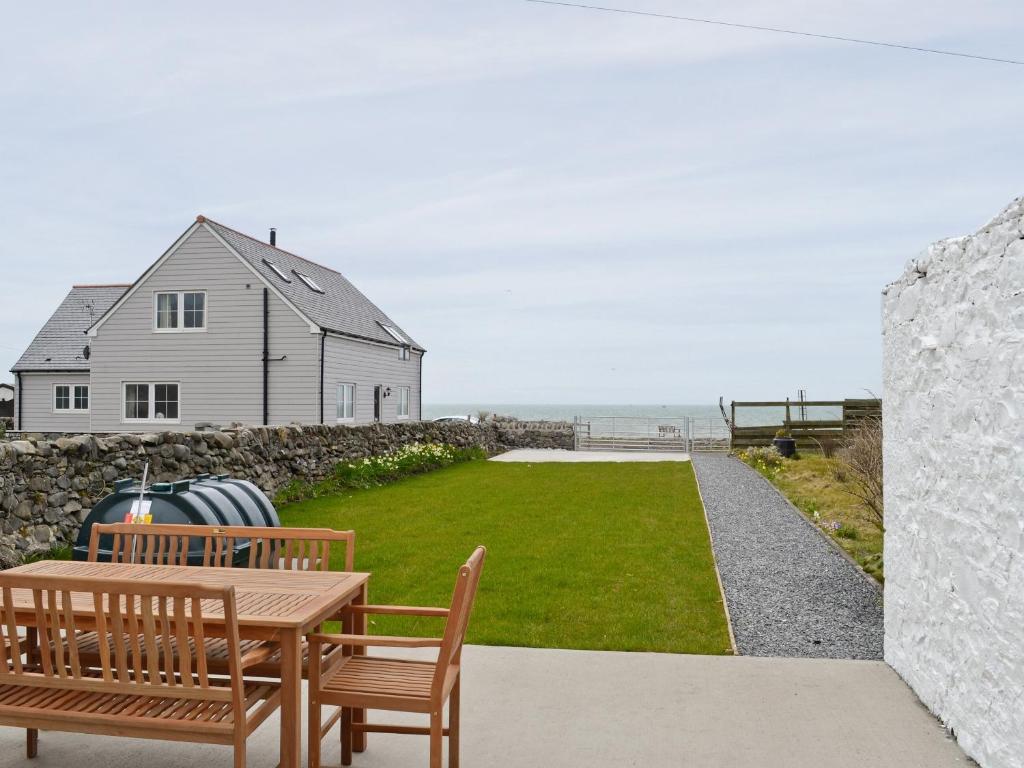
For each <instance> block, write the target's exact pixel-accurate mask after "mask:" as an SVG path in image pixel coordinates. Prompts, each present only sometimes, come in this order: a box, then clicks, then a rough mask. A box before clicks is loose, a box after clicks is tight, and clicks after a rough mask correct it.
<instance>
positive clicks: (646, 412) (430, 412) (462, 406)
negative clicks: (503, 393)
mask: <svg viewBox="0 0 1024 768" xmlns="http://www.w3.org/2000/svg"><path fill="white" fill-rule="evenodd" d="M725 407H726V411H728V409H729V404H728V403H726V406H725ZM793 409H794V411H795V410H796V406H795V405H794V406H793ZM481 413H488V414H497V415H500V416H512V417H514V418H517V419H521V420H523V421H541V420H543V421H572V420H573V418H574V417H576V416H582V417H599V416H604V417H607V416H619V417H623V418H629V419H674V418H682V417H684V416H690V417H693V418H697V419H721V418H722V412H721V410H720V409H719V407H718V404H717V403H711V404H706V405H702V404H695V405H667V404H666V405H594V404H589V405H588V404H583V403H580V404H565V403H559V404H553V403H549V404H533V403H424V404H423V418H425V419H438V418H441V417H442V416H479V415H480V414H481ZM794 415H795V413H794ZM784 417H785V409H784V408H743V409H741V410H740V411H739V412H738V413H737V414H736V421H737V423H738V425H739V426H751V427H752V426H762V425H768V424H782V421H783V419H784ZM805 418H807V419H838V418H842V408H831V409H830V408H825V407H809V408H807V414H806V415H805Z"/></svg>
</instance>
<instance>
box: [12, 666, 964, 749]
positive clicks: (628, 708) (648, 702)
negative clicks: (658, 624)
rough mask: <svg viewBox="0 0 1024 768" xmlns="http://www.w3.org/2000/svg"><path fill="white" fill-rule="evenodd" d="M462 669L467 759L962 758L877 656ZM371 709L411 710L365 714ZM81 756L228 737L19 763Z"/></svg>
mask: <svg viewBox="0 0 1024 768" xmlns="http://www.w3.org/2000/svg"><path fill="white" fill-rule="evenodd" d="M404 655H417V656H422V655H423V654H418V653H415V654H412V653H410V654H404ZM463 669H464V682H463V729H464V730H463V738H462V757H463V764H464V765H466V766H467V767H469V766H476V767H477V768H484V767H488V768H489V767H491V766H541V767H547V766H551V767H552V768H577V767H578V768H583V767H584V766H586V768H595V767H598V768H599V767H600V766H642V767H643V768H661V767H662V766H666V767H669V766H673V767H674V766H680V768H682V767H683V766H687V767H692V768H776V767H778V768H783V767H784V768H853V767H854V766H856V768H861V767H862V766H871V768H953V766H968V765H972V763H971V762H970V761H969V760H968V759H967V758H966V757H965V756H964V755H963V753H962V752H961V751H960V749H959V747H957V745H956V743H955V742H954V741H953V740H951V739H950V738H949V737H948V736H947V734H946V732H945V731H944V730H943V729H942V728H941V727H940V725H939V723H938V722H937V721H936V720H935V718H933V717H932V716H931V715H930V714H929V713H928V712H927V710H925V709H924V707H922V706H921V704H920V703H919V702H918V700H917V698H916V697H915V696H914V694H913V693H912V692H911V690H910V689H909V688H908V687H907V686H906V685H905V684H904V683H903V682H902V681H901V680H900V679H899V677H897V675H896V674H895V673H894V672H893V671H892V670H891V669H889V667H887V666H886V665H885V664H884V663H882V662H876V661H847V660H830V659H780V658H755V657H729V656H683V655H672V654H654V653H607V652H592V651H564V650H551V649H533V648H494V647H480V646H469V647H467V648H466V649H465V651H464V654H463ZM382 717H388V718H389V721H390V722H421V720H416V719H410V718H409V717H400V716H395V715H393V714H390V713H377V712H373V713H371V720H373V721H376V722H382V719H381V718H382ZM277 733H278V732H277V720H276V718H274V719H272V720H270V721H268V722H267V723H265V724H264V725H262V726H261V727H260V729H259V730H258V731H257V732H256V733H255V734H254V735H253V737H252V738H251V739H250V741H249V761H248V765H249V766H250V768H272V767H273V766H274V765H276V763H277ZM303 733H305V730H303ZM334 733H337V731H335V732H334ZM332 735H333V734H332ZM426 746H427V744H426V739H425V737H418V736H386V735H379V734H370V736H369V748H368V750H367V751H366V752H364V753H362V754H357V755H356V756H355V760H354V763H353V764H354V765H355V766H357V768H358V767H362V768H385V766H390V767H391V768H395V767H396V766H410V765H411V766H416V765H426V763H427V753H426ZM83 759H84V760H87V761H96V762H97V763H99V764H101V765H103V766H104V768H194V766H196V765H203V766H218V765H222V766H229V765H230V764H231V757H230V750H228V749H227V748H218V747H209V746H202V745H190V744H171V743H168V742H144V741H136V740H130V739H115V738H107V737H102V736H79V735H74V734H63V733H43V734H41V735H40V748H39V758H38V759H37V760H34V761H32V765H33V766H34V767H35V768H51V767H53V768H57V767H58V766H59V767H60V768H64V767H65V766H69V765H77V764H78V763H80V762H81V761H82V760H83ZM324 760H325V762H326V763H328V764H330V763H333V764H337V763H338V760H339V754H338V742H337V740H336V739H335V738H328V739H325V741H324ZM26 765H27V763H26V761H25V758H24V732H23V731H21V730H17V729H14V728H0V767H2V768H15V766H17V767H18V768H24V766H26Z"/></svg>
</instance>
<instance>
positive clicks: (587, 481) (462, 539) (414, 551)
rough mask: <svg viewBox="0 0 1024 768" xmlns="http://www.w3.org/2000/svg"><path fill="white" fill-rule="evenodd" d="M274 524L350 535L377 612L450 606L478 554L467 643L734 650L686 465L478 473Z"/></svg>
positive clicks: (465, 471)
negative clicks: (460, 575)
mask: <svg viewBox="0 0 1024 768" xmlns="http://www.w3.org/2000/svg"><path fill="white" fill-rule="evenodd" d="M280 513H281V520H282V522H283V523H284V524H285V525H291V526H309V527H324V526H326V527H331V528H336V529H346V528H352V529H354V530H355V531H356V536H357V538H356V568H357V569H358V570H361V571H370V572H372V573H373V578H372V579H371V580H370V601H371V602H374V603H392V604H402V605H447V604H448V601H449V599H450V597H451V590H452V587H453V585H454V581H455V573H456V570H457V568H458V566H459V565H461V563H462V562H464V561H465V559H466V557H468V555H469V554H470V552H471V551H472V550H473V547H474V546H475V545H477V544H484V545H486V546H487V549H488V557H487V563H486V566H485V568H484V575H483V578H482V580H481V585H480V592H479V594H478V597H477V605H476V610H475V612H474V615H473V619H472V621H471V623H470V627H469V636H468V641H469V642H472V643H479V644H487V645H522V646H535V647H547V648H585V649H602V650H623V651H625V650H628V651H672V652H681V653H705V654H721V653H728V652H729V637H728V630H727V628H726V622H725V615H724V613H723V610H722V601H721V596H720V593H719V590H718V582H717V580H716V578H715V571H714V560H713V557H712V553H711V547H710V542H709V538H708V531H707V526H706V524H705V520H704V512H703V509H702V507H701V503H700V498H699V496H698V493H697V484H696V481H695V479H694V476H693V469H692V468H691V466H690V464H689V463H688V462H687V463H679V462H666V463H629V464H614V463H601V464H596V463H595V464H512V463H508V464H506V463H496V462H487V461H472V462H468V463H465V464H460V465H456V466H453V467H450V468H448V469H443V470H439V471H436V472H432V473H429V474H425V475H419V476H416V477H412V478H408V479H406V480H402V481H399V482H397V483H394V484H392V485H388V486H385V487H382V488H374V489H371V490H365V491H363V490H360V491H351V492H348V493H343V494H339V495H337V496H331V497H323V498H318V499H311V500H308V501H303V502H298V503H295V504H290V505H288V506H285V507H283V508H282V509H281V510H280ZM332 567H334V568H340V567H342V566H341V562H340V559H339V561H338V562H336V563H332ZM437 629H438V620H436V619H410V618H406V617H379V618H376V619H375V623H374V624H373V625H372V627H371V631H372V632H374V633H375V634H436V632H437Z"/></svg>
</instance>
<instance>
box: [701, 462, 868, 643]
mask: <svg viewBox="0 0 1024 768" xmlns="http://www.w3.org/2000/svg"><path fill="white" fill-rule="evenodd" d="M692 458H693V468H694V471H695V472H696V473H697V481H698V483H699V484H700V490H701V495H702V496H703V497H704V507H705V509H706V510H707V515H708V521H709V522H710V524H711V535H712V539H713V541H714V549H715V558H716V560H717V562H718V569H719V572H720V573H721V576H722V585H723V587H724V589H725V598H726V602H727V604H728V606H729V615H730V618H731V620H732V624H733V632H734V633H735V635H736V646H737V651H738V652H739V653H740V654H741V655H744V656H801V657H823V658H830V659H880V658H882V632H883V628H882V593H881V590H880V589H879V588H878V587H877V586H876V585H875V584H874V583H872V582H871V581H869V580H868V578H866V577H865V575H864V573H863V572H862V571H860V570H859V569H858V568H857V566H855V565H854V564H853V563H852V562H850V561H849V560H847V559H846V557H845V556H844V555H843V554H841V553H840V552H838V551H837V550H836V549H835V547H834V546H833V545H832V544H831V543H830V542H829V541H827V540H826V539H825V538H824V536H823V534H822V533H820V532H819V531H818V530H817V529H816V528H815V527H814V525H813V524H812V523H811V522H810V521H808V520H807V519H806V518H804V517H803V515H801V514H800V512H798V511H797V510H796V509H794V508H793V507H792V506H790V504H789V503H788V502H787V501H786V500H785V499H784V498H782V496H781V495H780V494H779V493H778V492H777V491H776V490H775V488H774V487H773V486H772V485H771V484H770V483H769V482H768V481H767V480H765V479H764V478H763V477H761V475H759V474H758V473H757V472H755V471H754V470H753V469H751V468H750V467H748V466H747V465H746V464H744V463H743V462H741V461H739V460H738V459H735V458H732V457H731V456H725V455H716V454H694V455H693V457H692Z"/></svg>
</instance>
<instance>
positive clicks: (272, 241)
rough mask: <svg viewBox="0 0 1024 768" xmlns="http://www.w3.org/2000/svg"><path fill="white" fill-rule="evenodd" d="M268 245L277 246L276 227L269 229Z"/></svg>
mask: <svg viewBox="0 0 1024 768" xmlns="http://www.w3.org/2000/svg"><path fill="white" fill-rule="evenodd" d="M270 244H271V245H277V227H271V228H270Z"/></svg>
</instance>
